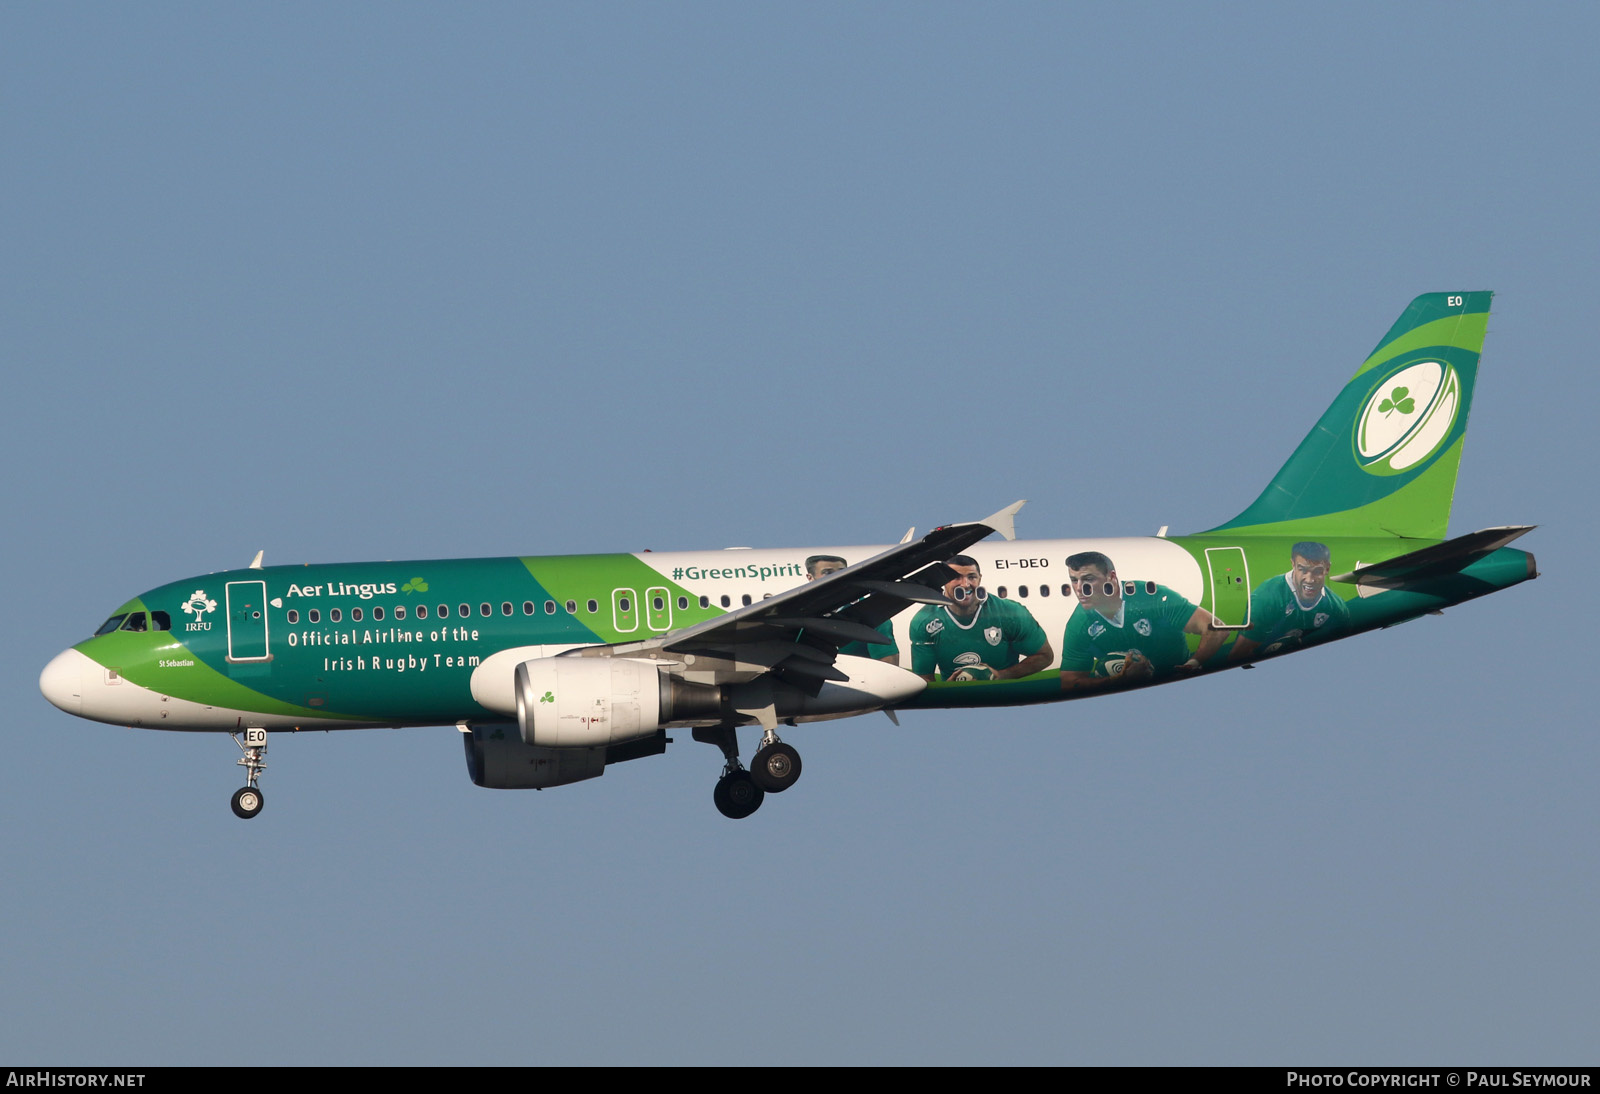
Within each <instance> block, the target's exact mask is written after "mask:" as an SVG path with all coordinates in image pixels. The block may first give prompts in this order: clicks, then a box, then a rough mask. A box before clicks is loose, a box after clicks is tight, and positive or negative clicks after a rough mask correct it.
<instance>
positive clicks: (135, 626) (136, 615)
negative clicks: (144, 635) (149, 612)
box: [122, 612, 149, 631]
mask: <svg viewBox="0 0 1600 1094" xmlns="http://www.w3.org/2000/svg"><path fill="white" fill-rule="evenodd" d="M122 629H123V630H125V631H142V630H148V629H149V627H148V625H147V624H146V621H145V614H144V613H143V612H129V613H128V618H127V619H126V620H124V621H123V623H122Z"/></svg>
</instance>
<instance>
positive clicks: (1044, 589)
mask: <svg viewBox="0 0 1600 1094" xmlns="http://www.w3.org/2000/svg"><path fill="white" fill-rule="evenodd" d="M1083 585H1084V589H1083V595H1084V596H1092V595H1093V594H1094V583H1093V582H1090V581H1085V582H1084V583H1083ZM1037 591H1038V593H1039V595H1040V596H1049V595H1050V586H1048V585H1040V586H1039V587H1038V590H1037ZM1138 591H1139V582H1137V581H1124V582H1123V583H1122V595H1123V596H1133V595H1134V594H1135V593H1137V592H1138ZM1144 591H1145V592H1147V593H1149V594H1150V595H1151V596H1154V595H1156V583H1155V582H1154V581H1146V582H1145V583H1144ZM995 594H996V595H998V596H999V597H1001V598H1002V599H1010V598H1009V597H1008V596H1007V595H1006V587H1005V586H1004V585H1002V586H1000V587H999V588H998V589H996V590H995ZM1105 594H1106V595H1107V596H1116V595H1117V583H1116V582H1115V581H1108V582H1106V583H1105ZM1061 595H1062V596H1071V595H1072V586H1071V585H1062V586H1061ZM1017 596H1018V597H1020V598H1021V599H1023V600H1026V599H1028V586H1026V585H1018V586H1017Z"/></svg>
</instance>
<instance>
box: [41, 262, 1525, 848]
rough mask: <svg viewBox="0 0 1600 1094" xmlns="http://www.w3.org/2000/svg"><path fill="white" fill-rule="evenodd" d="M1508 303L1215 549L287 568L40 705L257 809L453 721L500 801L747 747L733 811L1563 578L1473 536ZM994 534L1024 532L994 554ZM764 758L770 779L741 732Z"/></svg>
mask: <svg viewBox="0 0 1600 1094" xmlns="http://www.w3.org/2000/svg"><path fill="white" fill-rule="evenodd" d="M1491 296H1492V294H1491V293H1489V292H1461V293H1431V294H1427V295H1424V296H1419V297H1417V298H1416V299H1415V300H1413V301H1412V302H1411V304H1410V305H1409V306H1408V307H1407V308H1406V309H1405V311H1404V312H1403V313H1402V314H1401V316H1400V318H1399V319H1398V320H1397V321H1396V322H1395V323H1394V325H1393V326H1392V327H1391V328H1390V330H1389V332H1388V333H1387V334H1386V335H1385V336H1384V337H1383V339H1382V340H1381V341H1379V343H1378V345H1377V348H1376V349H1374V350H1373V352H1372V353H1371V354H1370V355H1368V357H1367V358H1366V360H1365V361H1364V362H1363V363H1362V365H1361V367H1360V368H1359V369H1357V371H1356V373H1355V376H1354V377H1353V378H1352V379H1351V380H1350V381H1349V382H1348V383H1347V384H1345V386H1344V387H1343V389H1342V390H1341V391H1340V392H1339V394H1338V396H1337V398H1335V399H1334V401H1333V404H1332V405H1331V406H1330V407H1329V408H1328V410H1327V411H1326V412H1325V413H1324V414H1323V415H1322V417H1321V419H1320V420H1318V422H1317V423H1316V425H1315V426H1314V427H1313V428H1312V430H1311V432H1310V433H1309V434H1308V435H1307V436H1306V438H1305V440H1304V441H1302V442H1301V443H1300V446H1299V447H1298V448H1297V449H1296V450H1295V452H1294V454H1293V455H1292V456H1291V457H1290V458H1289V460H1288V462H1287V463H1285V464H1284V465H1283V467H1282V468H1281V469H1280V470H1279V471H1278V473H1277V475H1276V476H1274V477H1273V479H1272V480H1271V482H1269V483H1268V484H1267V486H1266V488H1265V489H1263V490H1262V492H1261V495H1260V496H1259V497H1258V498H1257V499H1256V500H1255V501H1254V502H1253V503H1252V504H1251V505H1250V506H1249V507H1247V508H1246V509H1245V510H1244V511H1242V512H1241V513H1240V514H1239V515H1238V516H1236V517H1234V518H1233V519H1232V520H1229V521H1227V522H1225V523H1223V524H1219V525H1217V526H1216V527H1214V528H1211V529H1208V530H1206V531H1204V532H1199V533H1195V534H1192V535H1184V536H1169V535H1167V534H1166V532H1167V530H1166V529H1165V528H1163V529H1162V530H1161V532H1160V533H1159V534H1158V535H1156V536H1154V537H1139V538H1099V539H1053V540H1031V541H1024V540H1018V539H1017V538H1016V535H1015V525H1014V518H1015V515H1016V512H1017V510H1018V509H1019V508H1020V507H1021V505H1022V503H1021V502H1016V503H1014V504H1012V505H1009V506H1007V507H1006V508H1004V509H1001V510H1000V511H999V512H997V513H995V514H993V515H992V516H989V517H986V518H984V519H983V520H980V521H973V522H967V523H958V524H949V525H943V526H940V527H938V528H935V529H934V530H933V531H931V532H928V533H927V534H925V535H922V536H920V537H919V536H917V535H916V534H915V530H914V529H913V530H912V531H908V532H907V533H906V535H905V536H904V537H903V538H902V539H901V540H900V541H899V542H898V543H896V544H893V545H878V546H855V547H815V548H804V549H796V550H769V549H761V550H754V549H748V548H728V549H726V550H721V551H695V552H681V553H659V554H657V553H653V552H649V551H645V552H640V553H634V554H604V555H564V556H550V557H533V556H529V557H507V558H480V559H434V560H427V561H418V562H359V563H336V564H305V565H300V566H264V565H263V564H262V555H261V553H259V552H258V553H257V555H256V557H255V560H254V561H253V562H252V563H251V564H250V565H249V566H248V567H247V568H245V569H240V570H227V571H223V572H220V573H211V574H207V575H205V576H203V577H191V578H185V579H184V580H182V581H176V582H171V583H168V584H166V585H162V586H159V587H157V588H155V589H152V590H150V591H149V592H146V593H143V594H141V595H139V596H136V597H134V598H133V599H131V600H129V601H128V602H127V603H125V604H123V605H122V606H121V607H119V608H117V609H116V611H114V612H112V613H111V616H110V617H109V618H108V619H107V620H106V621H105V623H104V624H103V625H102V626H101V627H100V628H99V629H98V630H97V631H95V633H94V634H93V635H92V636H91V637H89V638H86V639H85V640H84V641H82V642H79V643H78V644H76V645H75V646H73V647H71V648H70V649H68V650H65V651H63V652H62V653H60V654H59V655H57V656H56V657H55V658H54V659H53V660H51V661H50V662H49V664H48V665H47V666H46V667H45V669H44V671H43V673H42V674H41V676H40V680H39V686H40V690H41V691H42V692H43V694H44V696H45V698H46V699H48V700H49V701H50V702H51V703H52V704H54V705H55V706H56V707H58V708H60V709H61V710H63V711H66V712H67V713H69V714H74V715H77V716H79V717H83V718H88V719H92V720H94V721H99V722H108V723H111V724H115V725H126V726H130V727H142V728H148V729H170V730H192V731H200V732H225V733H228V734H230V735H231V736H232V737H233V739H234V742H235V744H237V745H238V747H239V748H240V750H241V752H242V756H241V758H240V759H239V760H238V761H237V763H238V765H240V766H243V767H244V768H245V785H244V786H243V787H241V788H240V789H239V790H238V791H236V792H235V793H234V795H233V799H232V808H233V812H234V813H235V814H236V815H237V816H239V817H241V818H245V819H249V818H252V817H255V816H256V815H258V814H259V813H260V811H261V808H262V804H263V801H264V799H263V796H262V793H261V789H260V785H259V783H260V777H261V773H262V772H263V771H264V770H265V768H266V752H267V738H268V735H269V734H272V733H282V732H296V731H300V730H310V729H324V730H326V729H370V728H379V727H384V728H400V727H413V726H439V725H454V726H456V727H457V728H458V729H459V730H460V732H461V739H462V742H463V745H464V750H465V753H466V763H467V771H468V774H469V775H470V777H471V778H472V781H473V782H474V783H476V784H477V785H478V786H482V787H489V788H496V789H528V788H533V789H544V788H548V787H554V786H560V785H564V784H567V783H573V782H578V781H581V780H584V779H591V778H595V777H597V776H600V775H602V774H603V773H604V772H605V770H606V768H607V767H608V766H611V765H613V764H617V763H623V762H627V761H631V760H636V759H641V758H644V757H646V756H653V755H659V754H661V753H662V752H664V751H665V750H666V747H667V745H668V744H669V743H671V741H672V738H671V737H669V736H668V733H669V731H674V730H677V731H681V730H684V729H687V730H689V731H690V734H691V736H692V738H693V739H694V740H696V741H701V742H704V743H707V744H711V745H714V746H716V747H717V748H718V749H719V750H720V751H721V753H722V758H723V763H722V769H721V775H720V777H719V778H718V779H717V781H716V783H715V788H714V793H713V801H714V803H715V805H716V807H717V809H718V810H719V811H720V812H721V813H722V814H723V815H724V816H727V817H731V818H735V819H737V818H742V817H747V816H749V815H750V814H752V813H754V812H755V811H756V810H757V809H758V808H759V807H760V806H761V804H762V802H763V801H764V799H765V797H766V796H767V795H769V794H776V793H782V792H784V791H786V790H788V789H789V788H791V787H792V786H793V785H794V784H795V781H796V780H797V779H798V778H799V776H800V773H801V761H800V754H799V752H798V751H796V750H795V749H794V747H793V746H791V745H790V744H788V743H786V742H785V741H783V740H782V738H781V737H780V736H779V732H778V731H779V728H780V727H783V728H785V729H786V730H787V729H789V728H791V727H795V726H799V725H803V724H806V723H809V722H814V721H824V720H831V719H838V718H846V717H853V716H857V715H862V714H869V713H874V712H879V711H881V712H883V713H885V714H887V715H888V716H889V717H890V718H891V719H894V720H895V721H896V723H897V724H898V720H899V715H900V714H901V713H902V712H906V711H911V710H916V709H921V708H934V707H947V708H949V707H957V708H965V707H991V706H1007V705H1015V704H1022V703H1042V702H1053V701H1058V700H1072V699H1079V698H1085V697H1089V696H1094V695H1100V694H1106V693H1110V692H1115V691H1123V690H1129V689H1133V688H1139V687H1145V686H1150V685H1156V684H1165V683H1175V682H1178V681H1181V680H1185V679H1189V678H1192V677H1196V676H1200V675H1205V674H1208V673H1212V672H1217V671H1221V670H1224V669H1228V668H1249V667H1251V666H1252V665H1254V664H1256V663H1257V662H1259V661H1262V660H1265V659H1268V658H1273V657H1278V656H1282V655H1284V654H1288V653H1293V652H1298V651H1301V650H1305V649H1309V648H1311V647H1314V646H1317V645H1320V644H1322V643H1324V642H1327V641H1334V640H1338V639H1343V638H1346V637H1350V636H1353V635H1355V634H1359V633H1361V632H1364V631H1368V630H1372V629H1375V628H1378V627H1388V626H1392V625H1394V624H1396V623H1401V622H1404V621H1406V620H1409V619H1413V618H1416V617H1418V616H1420V615H1423V614H1425V613H1438V612H1439V611H1441V610H1442V609H1444V608H1446V607H1450V606H1452V605H1455V604H1459V603H1462V602H1463V601H1467V600H1471V599H1473V598H1475V597H1479V596H1484V595H1486V594H1488V593H1491V592H1495V591H1497V590H1500V589H1504V588H1508V587H1510V586H1512V585H1516V584H1519V583H1520V582H1523V581H1527V580H1530V579H1532V578H1534V577H1537V576H1538V572H1537V568H1536V566H1535V562H1534V558H1533V556H1532V555H1531V554H1529V553H1527V552H1524V551H1521V550H1518V549H1516V548H1512V547H1509V546H1508V544H1510V543H1511V542H1512V541H1513V540H1515V539H1516V538H1517V537H1519V536H1521V535H1523V534H1524V533H1526V532H1528V531H1530V530H1531V528H1532V526H1531V525H1511V526H1505V527H1497V528H1488V529H1484V530H1481V531H1477V532H1472V533H1469V534H1467V535H1463V536H1458V537H1455V538H1446V537H1447V524H1448V520H1449V516H1450V505H1451V500H1452V498H1453V495H1454V491H1455V482H1456V474H1457V470H1458V468H1459V465H1460V460H1461V449H1462V444H1463V440H1464V437H1465V433H1466V425H1467V415H1468V411H1469V410H1470V408H1471V404H1472V395H1473V390H1474V388H1475V386H1476V380H1477V370H1478V361H1479V356H1480V353H1481V351H1482V347H1483V340H1484V334H1485V330H1486V326H1487V322H1488V316H1489V306H1490V300H1491ZM992 534H998V535H999V537H1000V539H999V540H998V541H989V542H986V540H988V537H989V536H991V535H992ZM741 727H755V728H757V729H759V731H760V740H759V742H758V745H757V747H756V750H755V752H754V754H753V755H752V757H751V762H750V766H749V767H748V768H746V767H745V766H744V764H743V763H742V761H741V759H740V748H739V742H738V730H739V729H740V728H741Z"/></svg>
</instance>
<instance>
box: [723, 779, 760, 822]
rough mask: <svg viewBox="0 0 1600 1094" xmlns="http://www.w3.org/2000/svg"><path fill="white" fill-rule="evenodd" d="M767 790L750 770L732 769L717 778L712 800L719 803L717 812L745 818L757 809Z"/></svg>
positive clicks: (733, 817) (734, 817)
mask: <svg viewBox="0 0 1600 1094" xmlns="http://www.w3.org/2000/svg"><path fill="white" fill-rule="evenodd" d="M766 796H767V795H766V792H765V791H763V790H762V789H761V788H760V787H759V786H757V785H756V784H755V780H753V779H751V777H750V772H748V771H746V770H744V769H743V768H740V769H739V770H737V771H730V772H728V773H727V774H726V775H724V776H722V778H720V779H718V780H717V788H716V789H715V790H714V791H712V792H711V800H712V801H714V802H716V803H717V812H719V813H721V814H722V815H723V816H724V817H727V818H729V819H730V820H743V819H744V818H745V817H748V816H749V815H750V814H751V813H754V812H755V811H756V810H757V809H760V808H761V801H762V799H763V798H765V797H766Z"/></svg>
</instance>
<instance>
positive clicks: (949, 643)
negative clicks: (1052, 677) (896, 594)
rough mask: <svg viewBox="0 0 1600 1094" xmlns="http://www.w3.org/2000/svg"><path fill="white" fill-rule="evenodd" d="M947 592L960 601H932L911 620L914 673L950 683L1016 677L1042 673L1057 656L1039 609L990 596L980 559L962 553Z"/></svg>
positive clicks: (952, 563)
mask: <svg viewBox="0 0 1600 1094" xmlns="http://www.w3.org/2000/svg"><path fill="white" fill-rule="evenodd" d="M945 565H946V566H948V567H950V569H951V570H953V571H954V572H955V575H956V576H955V577H954V578H953V579H952V580H950V581H948V582H946V583H945V586H944V595H945V596H947V597H949V598H950V599H951V600H953V601H954V602H955V603H954V604H945V605H939V604H930V605H928V606H927V607H925V608H923V609H922V610H921V611H919V612H917V614H916V615H915V616H913V617H912V619H911V671H912V672H914V673H916V674H917V675H919V676H921V677H922V678H923V679H924V680H927V681H929V682H930V683H931V682H932V681H933V678H934V676H935V674H937V675H938V676H939V677H940V678H941V679H943V680H944V681H946V682H947V683H965V682H967V681H972V680H1014V679H1017V678H1018V677H1022V676H1029V675H1032V674H1033V673H1036V672H1042V671H1044V670H1045V669H1046V668H1048V667H1049V666H1050V662H1051V661H1052V660H1054V659H1055V655H1056V654H1055V650H1053V649H1051V648H1050V639H1048V638H1046V637H1045V633H1044V628H1043V627H1041V626H1039V622H1038V620H1036V619H1034V618H1033V613H1032V612H1030V611H1028V609H1027V608H1025V607H1023V606H1022V605H1021V604H1018V603H1017V602H1016V601H1014V600H1006V599H1004V598H1002V597H998V596H990V595H989V590H987V589H985V588H984V587H983V574H982V573H981V572H979V570H978V563H977V562H976V561H975V560H974V559H972V558H969V557H968V556H966V555H957V556H955V557H954V558H952V559H950V560H949V561H947V562H946V563H945Z"/></svg>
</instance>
